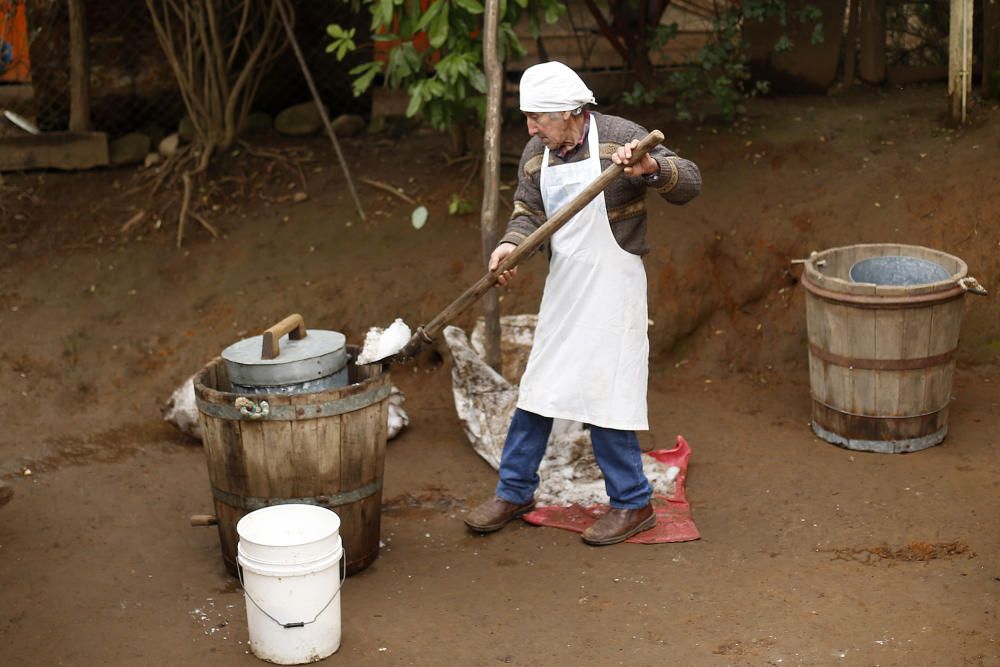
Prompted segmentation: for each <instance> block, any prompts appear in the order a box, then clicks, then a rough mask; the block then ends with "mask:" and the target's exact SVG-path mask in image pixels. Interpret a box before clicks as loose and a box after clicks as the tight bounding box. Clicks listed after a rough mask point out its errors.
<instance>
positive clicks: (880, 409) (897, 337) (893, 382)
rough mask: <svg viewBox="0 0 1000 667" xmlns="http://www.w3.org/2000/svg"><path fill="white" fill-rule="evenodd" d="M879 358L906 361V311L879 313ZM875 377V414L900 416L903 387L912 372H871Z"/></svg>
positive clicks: (876, 328)
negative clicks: (904, 342)
mask: <svg viewBox="0 0 1000 667" xmlns="http://www.w3.org/2000/svg"><path fill="white" fill-rule="evenodd" d="M874 313H875V356H874V357H872V358H873V359H902V358H903V326H904V324H903V319H904V314H905V313H906V311H905V310H876V311H874ZM871 372H872V373H873V374H874V376H875V405H874V410H875V412H874V414H876V415H878V416H880V417H885V416H889V415H893V416H896V415H903V414H905V413H901V412H900V405H899V395H900V384H901V382H903V381H904V378H905V377H906V376H907V375H909V374H910V373H911V371H871Z"/></svg>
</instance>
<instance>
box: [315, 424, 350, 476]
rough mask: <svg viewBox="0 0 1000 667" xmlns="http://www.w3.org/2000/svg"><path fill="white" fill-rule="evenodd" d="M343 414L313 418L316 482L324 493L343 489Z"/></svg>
mask: <svg viewBox="0 0 1000 667" xmlns="http://www.w3.org/2000/svg"><path fill="white" fill-rule="evenodd" d="M342 419H343V415H336V416H334V417H327V418H326V419H314V420H312V421H314V422H316V425H315V428H316V431H315V435H314V437H315V438H316V483H317V485H318V488H319V489H320V490H322V491H323V492H325V493H339V492H340V491H343V490H344V487H343V482H342V481H341V477H340V468H341V443H342V438H341V424H342Z"/></svg>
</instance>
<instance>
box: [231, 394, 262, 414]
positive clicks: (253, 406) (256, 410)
mask: <svg viewBox="0 0 1000 667" xmlns="http://www.w3.org/2000/svg"><path fill="white" fill-rule="evenodd" d="M233 407H234V408H236V409H237V410H239V411H240V414H241V415H242V416H244V417H246V418H247V419H264V418H265V417H267V416H268V415H269V414H271V406H270V405H269V404H268V402H267V401H261V402H260V403H259V404H258V403H254V402H253V401H251V400H250V399H249V398H247V397H246V396H240V397H239V398H237V399H236V400H235V401H233Z"/></svg>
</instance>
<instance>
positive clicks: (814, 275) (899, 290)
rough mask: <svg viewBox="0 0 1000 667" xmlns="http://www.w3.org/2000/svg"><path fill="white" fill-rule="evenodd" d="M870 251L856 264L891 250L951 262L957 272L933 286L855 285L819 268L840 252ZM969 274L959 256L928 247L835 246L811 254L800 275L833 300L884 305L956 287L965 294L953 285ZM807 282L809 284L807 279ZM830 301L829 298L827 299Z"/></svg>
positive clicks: (892, 244) (900, 245)
mask: <svg viewBox="0 0 1000 667" xmlns="http://www.w3.org/2000/svg"><path fill="white" fill-rule="evenodd" d="M859 249H862V250H871V251H873V252H872V254H871V255H868V256H865V257H859V258H858V260H857V261H861V260H863V259H870V258H874V257H880V256H884V254H885V253H879V252H874V251H877V250H886V249H892V250H893V254H899V253H903V252H905V251H910V252H912V253H915V254H912V255H905V254H904V256H910V257H916V258H918V259H926V257H924V255H931V256H936V257H939V258H941V259H942V260H944V261H945V262H947V263H953V264H954V265H955V266H957V267H958V270H957V271H955V272H954V273H952V274H951V276H950V277H949V278H948V279H947V280H940V281H937V282H933V283H926V284H923V285H905V286H902V285H876V284H875V283H856V282H853V281H851V280H845V279H843V278H837V277H834V276H830V275H826V274H824V273H823V272H822V271H821V270H820V267H819V266H818V265H819V263H820V262H821V261H829V260H830V258H831V257H832V256H833V255H836V254H839V253H845V252H849V251H852V250H853V251H856V250H859ZM968 273H969V267H968V265H967V264H966V263H965V261H964V260H962V258H960V257H956V256H955V255H952V254H950V253H946V252H944V251H942V250H935V249H934V248H927V247H925V246H919V245H912V244H906V243H856V244H852V245H847V246H838V247H836V248H828V249H827V250H823V251H821V252H816V253H813V254H812V255H810V257H809V259H808V260H806V263H805V272H804V274H803V284H805V285H806V286H807V288H808V284H809V283H811V284H812V285H813V286H815V287H817V288H819V289H821V290H824V291H826V292H828V293H829V294H830V295H836V299H838V300H844V301H853V299H850V298H844V299H840V297H868V298H874V299H878V300H879V301H880V303H881V302H884V301H885V300H888V299H899V300H902V299H908V298H912V297H914V296H922V295H930V294H938V293H940V292H949V291H951V290H952V288H957V289H958V290H959V292H960V293H961V294H964V292H965V290H963V289H962V288H960V287H957V285H956V283H957V282H958V281H959V280H961V279H962V278H964V277H966V276H967V275H968ZM806 279H808V281H807V280H806ZM826 298H828V299H829V298H830V297H826Z"/></svg>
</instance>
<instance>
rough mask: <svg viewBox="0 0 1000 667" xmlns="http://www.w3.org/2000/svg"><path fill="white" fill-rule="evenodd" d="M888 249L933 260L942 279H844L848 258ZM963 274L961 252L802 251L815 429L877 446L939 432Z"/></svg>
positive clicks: (928, 441) (896, 446)
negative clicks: (901, 281)
mask: <svg viewBox="0 0 1000 667" xmlns="http://www.w3.org/2000/svg"><path fill="white" fill-rule="evenodd" d="M889 256H893V257H896V256H899V257H915V258H918V259H921V260H928V261H930V262H934V263H935V264H937V265H939V266H940V267H942V268H943V269H944V271H943V272H941V275H948V276H949V277H948V278H947V279H945V280H938V281H937V282H931V283H926V284H917V285H885V284H874V283H859V282H853V281H852V280H851V277H850V272H851V268H852V267H853V266H854V265H855V264H856V263H857V262H859V261H862V260H866V259H869V258H873V257H889ZM883 261H884V260H883ZM967 273H968V267H967V266H966V264H965V262H963V261H962V260H961V259H958V258H957V257H953V256H952V255H948V254H946V253H943V252H939V251H936V250H931V249H929V248H922V247H920V246H911V245H897V244H865V245H852V246H846V247H842V248H833V249H831V250H827V251H825V252H821V253H814V254H813V255H812V256H811V257H810V258H809V260H808V261H807V262H806V265H805V273H804V274H803V278H802V284H803V286H804V287H805V288H806V290H807V292H806V319H807V327H808V332H809V381H810V387H811V389H812V427H813V430H814V431H815V432H816V434H817V435H818V436H820V437H821V438H823V439H824V440H826V441H828V442H831V443H834V444H837V445H840V446H843V447H847V448H849V449H857V450H862V451H872V452H885V453H901V452H912V451H917V450H920V449H925V448H927V447H931V446H933V445H936V444H938V443H940V442H941V441H942V440H944V438H945V436H946V435H947V433H948V404H949V401H950V400H951V385H952V375H953V373H954V370H955V351H956V348H957V347H958V335H959V328H960V326H961V323H962V315H963V308H964V300H963V299H962V297H963V296H964V294H965V292H966V288H965V287H963V286H962V285H961V284H960V283H959V281H962V280H963V279H965V278H966V275H967Z"/></svg>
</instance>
